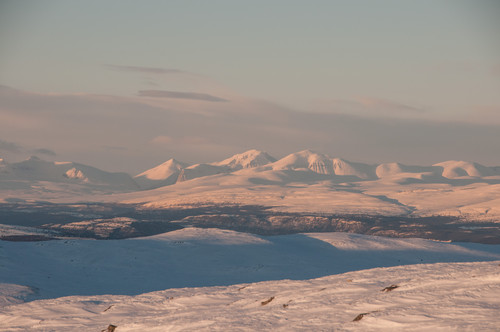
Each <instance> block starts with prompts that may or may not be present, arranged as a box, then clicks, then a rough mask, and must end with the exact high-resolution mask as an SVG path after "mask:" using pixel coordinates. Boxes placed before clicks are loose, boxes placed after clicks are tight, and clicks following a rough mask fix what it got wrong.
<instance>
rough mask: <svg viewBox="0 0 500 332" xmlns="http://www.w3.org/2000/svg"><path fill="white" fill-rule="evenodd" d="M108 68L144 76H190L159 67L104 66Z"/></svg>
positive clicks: (180, 71) (183, 72)
mask: <svg viewBox="0 0 500 332" xmlns="http://www.w3.org/2000/svg"><path fill="white" fill-rule="evenodd" d="M104 66H105V67H106V68H108V69H110V70H115V71H125V72H135V73H143V74H159V75H161V74H190V73H189V72H187V71H184V70H180V69H173V68H157V67H141V66H121V65H110V64H106V65H104Z"/></svg>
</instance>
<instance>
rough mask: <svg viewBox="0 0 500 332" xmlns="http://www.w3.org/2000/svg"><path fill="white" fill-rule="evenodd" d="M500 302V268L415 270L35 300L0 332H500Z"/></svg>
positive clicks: (1, 320)
mask: <svg viewBox="0 0 500 332" xmlns="http://www.w3.org/2000/svg"><path fill="white" fill-rule="evenodd" d="M392 285H394V286H397V288H395V289H393V290H392V291H390V292H383V291H382V290H383V289H384V288H386V287H389V286H392ZM499 295H500V266H499V261H496V262H482V263H477V262H476V263H438V264H422V265H408V266H397V267H391V268H375V269H371V270H362V271H356V272H349V273H345V274H340V275H333V276H327V277H323V278H319V279H313V280H304V281H291V280H280V281H267V282H260V283H254V284H243V285H233V286H226V287H210V288H184V289H169V290H164V291H159V292H154V293H148V294H142V295H138V296H116V295H115V296H113V295H102V296H90V297H87V296H85V297H82V296H72V297H64V298H58V299H51V300H41V301H34V302H30V303H24V304H18V305H11V306H8V307H5V308H3V310H2V312H1V313H0V331H27V330H29V331H69V330H71V331H100V330H102V329H105V328H106V327H107V326H108V325H109V324H113V325H115V326H117V329H116V331H117V332H118V331H119V332H125V331H193V330H197V331H259V330H260V331H271V330H272V331H332V330H335V331H438V330H439V331H497V330H498V326H499V324H500V316H499V315H498V308H499V307H500V296H499ZM360 314H364V315H362V317H361V319H360V320H358V321H353V320H354V319H355V318H356V317H359V316H358V315H360Z"/></svg>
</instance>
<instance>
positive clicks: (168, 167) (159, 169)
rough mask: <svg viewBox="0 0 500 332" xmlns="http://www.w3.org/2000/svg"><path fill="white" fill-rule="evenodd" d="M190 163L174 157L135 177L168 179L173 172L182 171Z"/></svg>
mask: <svg viewBox="0 0 500 332" xmlns="http://www.w3.org/2000/svg"><path fill="white" fill-rule="evenodd" d="M187 166H188V165H187V164H185V163H182V162H179V161H177V160H175V159H174V158H172V159H169V160H167V161H166V162H164V163H163V164H160V165H158V166H156V167H153V168H151V169H148V170H147V171H145V172H142V173H141V174H138V175H136V176H135V178H146V179H149V180H166V179H168V178H169V177H170V176H172V174H174V173H177V172H180V171H181V170H182V169H183V168H185V167H187Z"/></svg>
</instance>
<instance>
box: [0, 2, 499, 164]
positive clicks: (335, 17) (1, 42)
mask: <svg viewBox="0 0 500 332" xmlns="http://www.w3.org/2000/svg"><path fill="white" fill-rule="evenodd" d="M499 17H500V2H498V1H495V0H478V1H462V0H454V1H451V0H448V1H445V0H422V1H400V0H392V1H390V0H381V1H369V0H365V1H360V0H353V1H294V0H287V1H285V0H275V1H231V0H226V1H222V0H219V1H217V0H214V1H124V0H122V1H118V0H109V1H94V0H89V1H73V0H52V1H51V0H41V1H34V0H31V1H27V0H1V1H0V50H1V51H0V158H4V159H6V160H7V161H8V162H14V161H18V160H22V159H24V158H27V157H29V156H30V155H37V156H39V157H41V158H43V159H47V160H68V161H69V160H71V161H76V162H81V163H84V164H89V165H93V166H96V167H99V168H102V169H105V170H110V171H112V170H115V171H126V172H129V173H132V174H136V173H139V172H141V171H143V170H145V169H148V168H151V167H153V166H155V165H157V164H159V163H161V162H163V161H165V160H168V159H170V158H172V157H175V158H176V159H178V160H182V161H186V162H190V163H195V162H210V161H217V160H221V159H224V158H226V157H229V156H230V155H232V154H235V153H240V152H243V151H245V150H248V149H254V148H255V149H259V150H264V151H267V152H268V153H270V154H271V155H273V156H275V157H277V158H279V157H283V156H285V155H286V154H288V153H292V152H296V151H299V150H303V149H307V148H309V149H313V150H316V151H318V152H322V153H325V154H328V155H330V156H332V157H341V158H345V159H348V160H352V161H362V162H369V163H378V162H392V161H398V162H402V163H407V164H420V165H429V164H433V163H437V162H440V161H444V160H450V159H455V160H469V161H476V162H479V163H482V164H485V165H500V38H498V36H499V35H500V20H499V19H498V18H499Z"/></svg>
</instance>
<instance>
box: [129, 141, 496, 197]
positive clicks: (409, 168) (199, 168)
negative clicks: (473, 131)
mask: <svg viewBox="0 0 500 332" xmlns="http://www.w3.org/2000/svg"><path fill="white" fill-rule="evenodd" d="M243 169H256V170H259V171H265V170H272V171H298V172H311V173H314V174H319V175H327V176H337V177H347V178H346V180H349V181H352V180H356V179H357V180H360V181H362V180H377V179H392V180H394V181H405V180H408V179H410V180H412V181H415V180H419V181H425V182H442V181H446V179H478V178H484V177H499V178H500V167H487V166H483V165H480V164H478V163H471V162H465V161H446V162H442V163H438V164H435V165H432V166H413V165H403V164H400V163H396V162H394V163H382V164H364V163H359V162H351V161H348V160H345V159H341V158H332V157H330V156H327V155H325V154H322V153H318V152H315V151H311V150H303V151H300V152H296V153H292V154H289V155H287V156H285V157H283V158H281V159H279V160H277V159H276V158H274V157H272V156H270V155H269V154H268V153H266V152H262V151H258V150H249V151H246V152H244V153H241V154H236V155H234V156H232V157H230V158H227V159H225V160H223V161H220V162H214V163H202V164H196V165H187V164H184V163H180V162H177V161H175V160H174V159H171V160H169V161H167V162H165V163H163V164H161V165H159V166H156V167H154V168H152V169H150V170H147V171H145V172H142V173H141V174H139V175H137V176H136V177H135V179H136V180H137V181H138V182H139V183H143V182H144V181H142V179H144V178H147V179H149V180H154V181H156V183H152V182H151V181H150V182H148V183H147V185H148V186H149V187H148V188H149V189H151V188H153V187H160V186H164V185H171V184H175V183H177V182H182V181H188V180H192V179H196V178H200V177H205V176H212V175H217V174H227V173H233V172H235V171H239V170H243ZM298 177H299V178H300V175H298Z"/></svg>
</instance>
